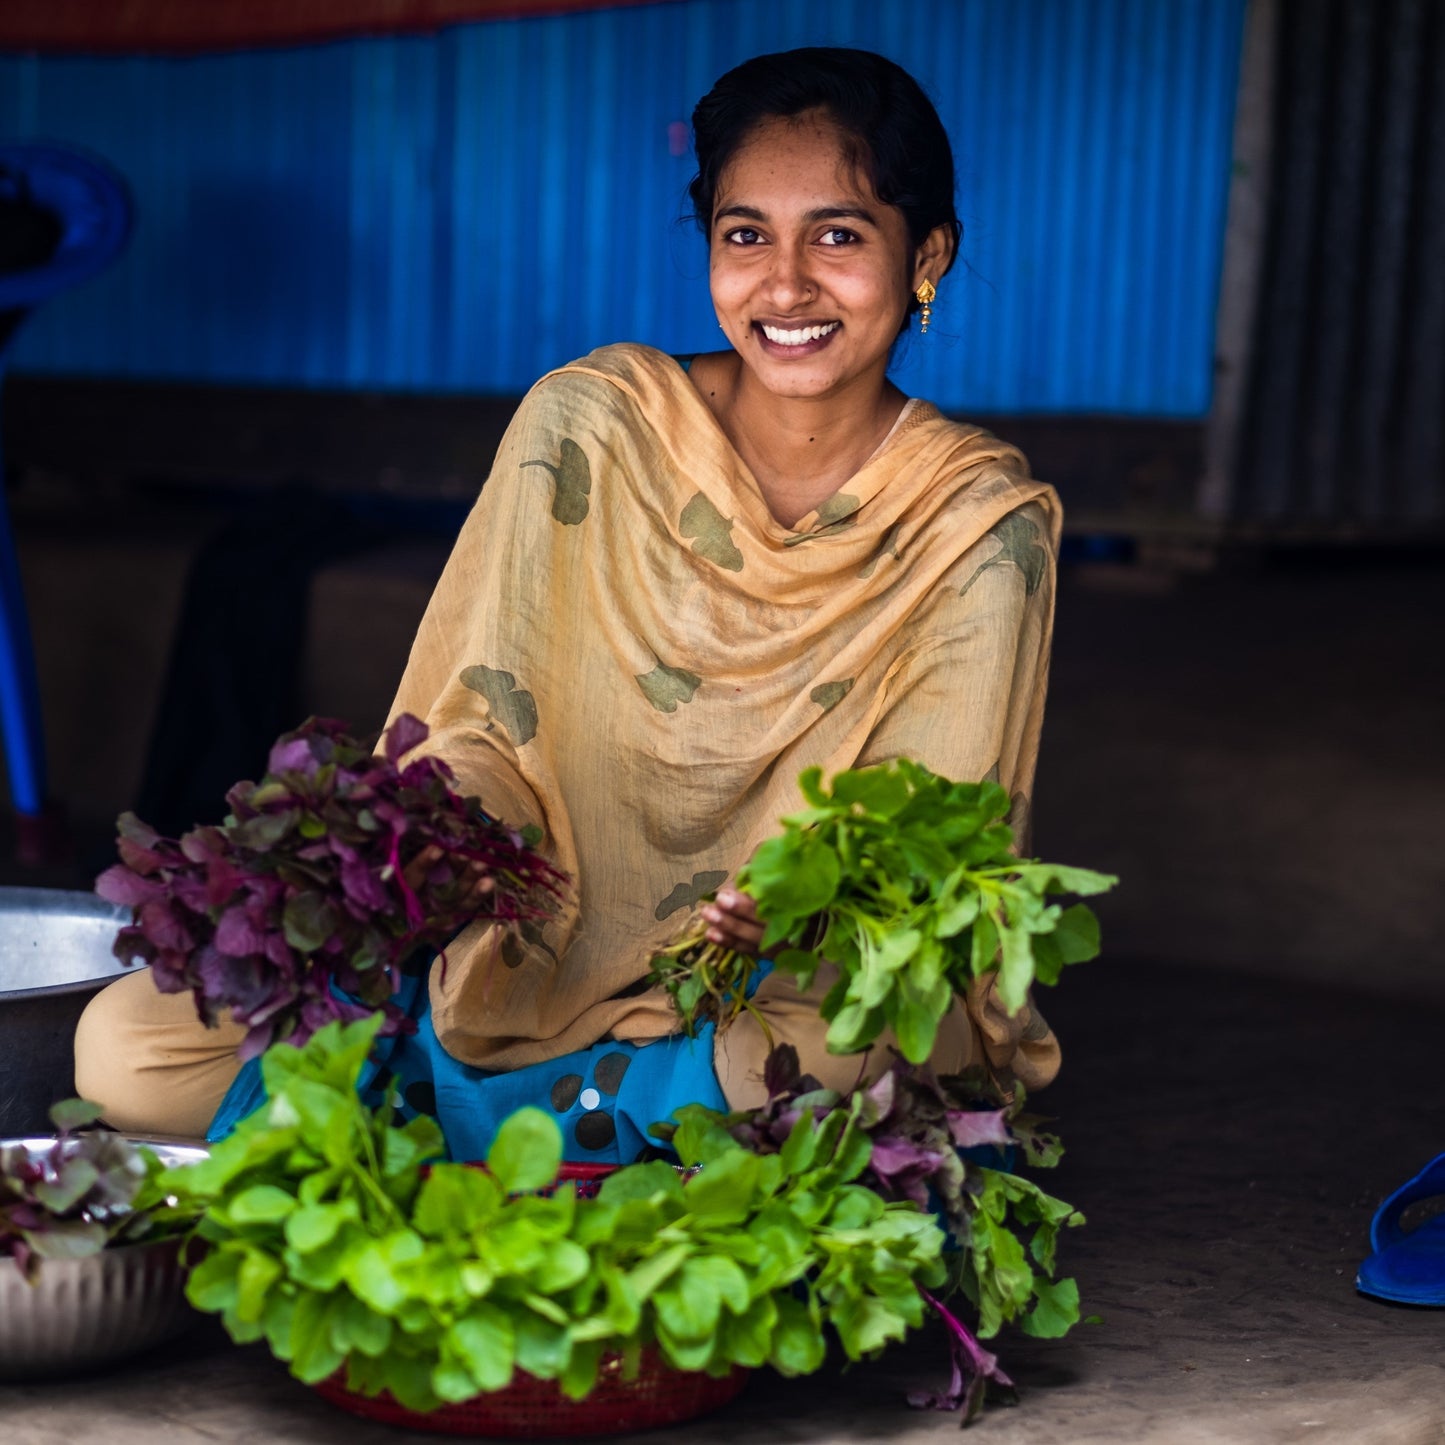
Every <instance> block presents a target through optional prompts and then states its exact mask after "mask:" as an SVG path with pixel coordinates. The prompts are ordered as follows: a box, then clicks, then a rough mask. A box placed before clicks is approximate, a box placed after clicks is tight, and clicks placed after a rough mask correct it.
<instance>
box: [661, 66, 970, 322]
mask: <svg viewBox="0 0 1445 1445" xmlns="http://www.w3.org/2000/svg"><path fill="white" fill-rule="evenodd" d="M810 110H822V111H824V112H826V113H827V115H828V116H829V117H830V118H831V119H832V120H833V121H834V122H835V123H836V124H837V125H838V127H839V129H841V130H842V131H843V133H844V135H845V136H846V137H848V142H847V145H848V151H849V159H850V160H851V161H852V162H853V163H854V164H856V165H857V166H858V167H859V168H860V169H861V170H862V171H863V173H864V174H865V175H866V176H867V177H868V178H869V180H870V181H871V182H872V183H873V190H874V192H875V193H876V194H877V196H878V199H879V200H880V201H882V202H884V203H885V204H886V205H890V206H897V207H898V209H899V210H900V211H902V212H903V215H904V218H905V219H906V221H907V222H908V234H909V238H910V239H911V241H912V243H913V244H914V245H915V246H918V245H920V244H921V243H922V241H923V239H924V237H925V236H927V235H928V233H929V232H930V231H932V230H933V229H934V228H935V227H936V226H946V227H947V228H948V229H949V230H950V231H952V232H953V255H954V257H957V255H958V242H959V239H960V237H961V235H962V233H963V227H962V226H961V225H960V224H959V220H958V214H957V212H956V211H955V210H954V204H953V188H954V178H953V148H952V147H951V146H950V145H949V143H948V132H947V131H945V130H944V128H943V122H942V121H941V120H939V118H938V112H937V111H936V110H935V109H934V108H933V102H932V101H931V100H929V98H928V97H927V96H926V95H925V94H924V93H923V89H922V87H921V86H920V85H919V84H918V82H917V81H916V80H914V78H913V77H912V76H911V75H909V73H908V72H907V71H906V70H904V69H903V67H902V66H900V65H895V64H894V63H893V61H891V60H887V59H885V58H884V57H883V56H881V55H875V54H874V53H873V52H872V51H871V50H845V49H837V48H832V47H825V46H810V47H808V48H805V49H802V50H785V51H782V52H780V53H779V54H776V55H758V56H755V57H754V58H753V59H752V60H745V61H744V62H743V63H742V64H741V65H739V66H736V67H735V68H734V69H732V70H730V71H728V73H727V74H726V75H724V76H723V77H722V79H721V80H719V81H718V82H717V84H716V85H714V86H713V88H712V89H711V90H710V91H708V93H707V94H706V95H705V96H703V98H702V99H701V100H700V101H698V103H697V108H696V109H695V110H694V111H693V113H692V136H693V150H694V152H695V153H696V155H697V175H695V176H694V177H693V178H692V182H691V184H690V185H689V186H688V188H687V191H688V195H689V197H690V198H691V200H692V209H693V218H694V219H695V220H696V221H697V224H698V225H699V227H701V229H702V233H703V235H705V236H706V235H708V234H709V233H710V232H711V230H712V213H713V207H714V205H715V204H716V201H717V188H718V183H719V181H720V180H721V179H722V173H723V171H724V170H725V169H726V167H727V164H728V162H729V161H730V160H732V158H733V156H734V155H735V154H736V153H737V151H738V148H739V147H740V146H741V145H742V144H743V142H744V141H746V140H747V138H748V137H749V136H750V135H751V134H752V132H753V131H754V130H755V129H756V128H757V127H758V126H759V125H761V124H763V123H764V122H765V121H768V120H771V119H774V118H778V117H782V118H787V117H792V116H799V115H802V114H804V113H805V112H807V111H810ZM952 264H953V258H950V260H949V265H950V266H951V265H952ZM917 309H918V302H917V301H916V300H912V301H910V303H909V307H908V311H909V315H912V314H913V312H914V311H916V310H917Z"/></svg>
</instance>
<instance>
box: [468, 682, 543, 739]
mask: <svg viewBox="0 0 1445 1445" xmlns="http://www.w3.org/2000/svg"><path fill="white" fill-rule="evenodd" d="M460 681H461V684H462V686H463V687H469V688H471V690H472V691H473V692H479V693H481V695H482V696H483V697H484V698H486V700H487V707H488V708H489V709H490V710H491V714H492V716H493V718H495V719H496V721H497V722H499V723H501V725H502V726H503V727H504V728H506V730H507V734H508V736H509V737H510V738H511V739H512V742H513V744H514V745H515V746H516V747H521V746H522V744H523V743H529V742H531V741H532V739H533V738H534V737H536V736H537V700H536V699H535V698H534V697H533V696H532V694H531V693H530V692H526V691H525V690H523V689H522V688H519V687H518V686H517V679H516V678H515V677H513V676H512V674H511V673H510V672H502V671H501V670H500V669H498V668H492V667H483V666H482V665H481V664H478V665H477V666H476V667H465V668H463V669H462V673H461V679H460Z"/></svg>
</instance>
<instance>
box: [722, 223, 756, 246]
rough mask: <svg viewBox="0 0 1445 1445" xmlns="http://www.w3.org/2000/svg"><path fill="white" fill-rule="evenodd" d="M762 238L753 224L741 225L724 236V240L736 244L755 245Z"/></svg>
mask: <svg viewBox="0 0 1445 1445" xmlns="http://www.w3.org/2000/svg"><path fill="white" fill-rule="evenodd" d="M760 239H761V237H760V236H759V235H758V233H757V232H756V231H755V230H753V228H752V227H751V226H739V227H738V228H737V230H736V231H728V232H727V233H726V234H725V235H724V236H723V240H724V241H730V242H731V243H732V244H733V245H736V246H754V245H756V244H757V243H758V241H759V240H760Z"/></svg>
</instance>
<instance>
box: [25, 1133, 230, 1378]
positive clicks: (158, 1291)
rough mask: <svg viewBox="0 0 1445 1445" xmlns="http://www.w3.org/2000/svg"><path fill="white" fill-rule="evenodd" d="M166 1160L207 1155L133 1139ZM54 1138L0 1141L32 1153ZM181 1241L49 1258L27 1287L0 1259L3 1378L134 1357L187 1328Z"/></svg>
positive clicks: (188, 1312) (174, 1161)
mask: <svg viewBox="0 0 1445 1445" xmlns="http://www.w3.org/2000/svg"><path fill="white" fill-rule="evenodd" d="M136 1142H139V1143H146V1144H148V1145H149V1147H150V1148H152V1149H154V1150H155V1152H156V1154H157V1155H159V1156H160V1158H161V1159H162V1160H163V1161H164V1162H165V1163H167V1164H189V1163H194V1162H195V1161H196V1160H197V1159H204V1158H205V1156H206V1151H205V1150H204V1149H200V1148H194V1147H185V1146H180V1145H172V1144H161V1143H154V1142H151V1141H149V1140H138V1141H136ZM54 1143H55V1140H54V1138H53V1137H51V1138H34V1139H0V1146H11V1145H20V1146H21V1147H22V1148H25V1149H28V1150H30V1151H31V1152H39V1151H43V1150H45V1149H49V1148H50V1147H51V1146H52V1145H53V1144H54ZM184 1284H185V1271H184V1269H183V1268H182V1266H181V1262H180V1241H179V1240H178V1239H163V1240H158V1241H156V1242H154V1243H141V1244H124V1245H120V1246H118V1247H116V1248H113V1249H105V1250H102V1251H101V1252H100V1253H99V1254H97V1255H92V1256H91V1257H90V1258H88V1259H47V1260H44V1261H42V1263H41V1266H40V1270H39V1278H38V1279H37V1280H36V1282H35V1283H34V1284H27V1283H26V1282H25V1277H24V1276H23V1275H22V1274H21V1273H20V1270H19V1269H18V1268H17V1267H16V1264H15V1261H14V1260H13V1259H9V1258H5V1259H0V1380H23V1379H33V1378H36V1377H39V1376H44V1375H59V1374H70V1373H73V1372H77V1371H80V1370H86V1369H91V1368H93V1367H95V1366H97V1365H103V1364H108V1363H109V1362H111V1361H113V1360H119V1359H123V1358H125V1356H127V1355H134V1354H138V1353H139V1352H140V1351H141V1350H145V1349H149V1348H150V1347H151V1346H152V1345H158V1344H160V1343H161V1342H162V1341H164V1340H168V1339H170V1338H172V1337H173V1336H174V1335H177V1334H179V1333H180V1332H181V1331H182V1330H183V1329H185V1327H186V1324H187V1321H188V1318H189V1317H190V1316H191V1314H192V1310H191V1307H190V1306H189V1305H188V1304H187V1303H186V1300H185V1295H184V1293H183V1286H184Z"/></svg>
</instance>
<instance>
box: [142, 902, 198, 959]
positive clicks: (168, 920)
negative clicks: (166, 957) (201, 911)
mask: <svg viewBox="0 0 1445 1445" xmlns="http://www.w3.org/2000/svg"><path fill="white" fill-rule="evenodd" d="M136 923H137V924H138V925H139V926H140V928H141V929H142V930H143V931H144V933H145V936H146V937H147V938H148V939H150V941H151V942H152V943H154V944H156V945H157V947H159V948H167V949H175V950H177V951H178V952H184V951H185V950H187V949H190V948H193V947H194V946H195V939H194V938H192V937H191V933H190V930H189V929H188V928H187V927H186V924H185V921H184V918H183V916H182V913H181V910H180V909H179V908H177V907H176V905H175V904H173V903H170V902H168V901H167V900H165V899H163V898H157V899H152V900H151V901H150V902H149V903H143V904H141V907H140V911H139V913H138V915H137V917H136Z"/></svg>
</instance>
